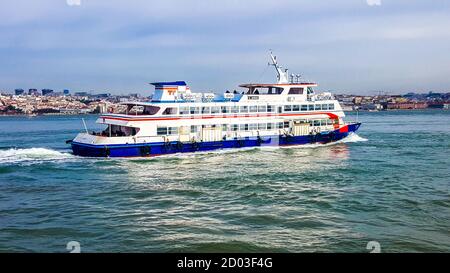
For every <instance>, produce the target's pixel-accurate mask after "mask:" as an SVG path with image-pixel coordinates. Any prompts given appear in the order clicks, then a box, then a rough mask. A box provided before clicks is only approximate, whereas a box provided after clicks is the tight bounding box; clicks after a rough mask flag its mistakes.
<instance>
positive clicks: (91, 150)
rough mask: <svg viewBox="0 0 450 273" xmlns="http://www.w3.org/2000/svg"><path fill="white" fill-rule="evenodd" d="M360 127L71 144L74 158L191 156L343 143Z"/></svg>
mask: <svg viewBox="0 0 450 273" xmlns="http://www.w3.org/2000/svg"><path fill="white" fill-rule="evenodd" d="M360 125H361V124H360V123H353V124H349V125H347V126H346V127H345V129H344V130H343V129H342V128H341V129H338V130H334V131H329V132H323V133H316V134H310V135H302V136H294V135H290V134H283V135H272V136H253V137H243V138H235V139H226V140H220V141H199V142H195V141H189V142H181V141H166V142H156V143H138V144H133V143H131V144H110V145H98V144H85V143H80V142H75V141H74V142H72V149H73V153H74V154H75V155H79V156H89V157H148V156H158V155H165V154H175V153H192V152H197V151H211V150H217V149H229V148H243V147H258V146H289V145H304V144H312V143H321V144H325V143H330V142H335V141H338V140H341V139H343V138H345V137H347V136H348V134H349V133H352V132H356V131H357V130H358V128H359V126H360Z"/></svg>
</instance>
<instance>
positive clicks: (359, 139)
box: [117, 132, 368, 161]
mask: <svg viewBox="0 0 450 273" xmlns="http://www.w3.org/2000/svg"><path fill="white" fill-rule="evenodd" d="M364 141H368V139H367V138H363V137H361V136H359V135H357V134H356V133H353V132H352V133H350V134H349V135H348V136H347V137H345V138H343V139H341V140H338V141H335V142H330V143H325V144H321V143H309V144H299V145H289V146H278V145H262V146H256V147H242V148H228V149H217V150H210V151H198V152H188V153H175V154H167V155H159V156H157V157H137V158H130V159H128V158H117V159H125V160H131V161H133V160H134V161H140V160H155V159H167V158H169V159H170V158H176V159H184V158H193V157H198V156H203V155H221V154H234V153H243V152H244V153H245V152H252V151H258V150H260V151H274V150H279V149H315V148H321V147H328V146H334V145H337V144H341V143H355V142H364Z"/></svg>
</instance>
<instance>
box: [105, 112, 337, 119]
mask: <svg viewBox="0 0 450 273" xmlns="http://www.w3.org/2000/svg"><path fill="white" fill-rule="evenodd" d="M312 115H328V117H329V118H330V119H337V118H338V116H337V115H336V114H333V113H325V112H317V113H307V114H259V115H231V116H226V115H222V116H190V117H171V118H169V117H167V118H162V117H161V118H122V117H109V116H101V117H100V118H103V119H112V120H123V121H159V120H187V119H213V118H256V117H292V116H312Z"/></svg>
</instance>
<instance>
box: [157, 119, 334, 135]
mask: <svg viewBox="0 0 450 273" xmlns="http://www.w3.org/2000/svg"><path fill="white" fill-rule="evenodd" d="M300 123H303V124H304V123H309V124H310V125H311V126H331V125H333V120H331V119H321V120H312V121H311V122H306V121H300ZM208 126H209V127H211V128H219V127H220V126H222V130H223V131H234V132H236V131H253V130H274V129H284V128H289V127H290V123H289V121H285V122H276V123H249V124H222V125H208ZM205 127H206V126H205V125H192V126H191V133H197V132H198V130H199V128H205ZM178 129H179V128H178V127H158V128H157V135H158V136H165V135H178V133H179V130H178Z"/></svg>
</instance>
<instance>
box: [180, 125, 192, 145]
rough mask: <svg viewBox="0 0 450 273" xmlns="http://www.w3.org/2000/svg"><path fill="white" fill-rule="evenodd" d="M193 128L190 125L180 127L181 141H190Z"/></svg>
mask: <svg viewBox="0 0 450 273" xmlns="http://www.w3.org/2000/svg"><path fill="white" fill-rule="evenodd" d="M190 133H191V128H190V127H189V126H181V127H180V139H179V140H180V142H189V140H190Z"/></svg>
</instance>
